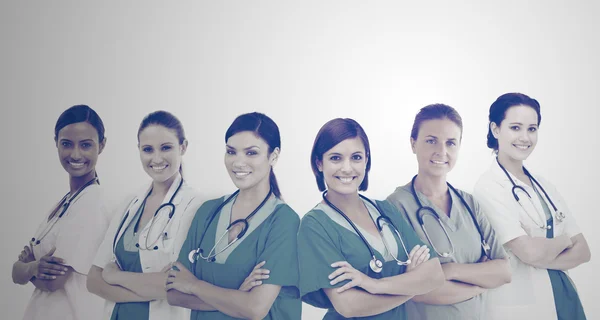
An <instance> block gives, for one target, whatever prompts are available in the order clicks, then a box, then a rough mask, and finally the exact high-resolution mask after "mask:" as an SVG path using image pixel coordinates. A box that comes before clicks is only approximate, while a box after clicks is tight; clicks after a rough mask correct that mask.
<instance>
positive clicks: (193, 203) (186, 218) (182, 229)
mask: <svg viewBox="0 0 600 320" xmlns="http://www.w3.org/2000/svg"><path fill="white" fill-rule="evenodd" d="M201 204H202V200H201V198H200V197H199V196H198V195H197V194H195V193H194V194H192V195H191V197H190V199H189V202H187V203H186V204H185V208H184V209H183V215H182V216H181V219H180V220H179V228H178V229H177V235H176V236H175V243H173V253H172V256H171V259H172V260H171V261H173V260H176V259H177V258H178V257H179V253H180V251H181V246H182V245H183V243H184V242H185V240H186V239H187V235H188V231H189V229H190V226H191V224H192V220H193V219H194V217H195V216H196V212H197V211H198V209H199V207H200V205H201Z"/></svg>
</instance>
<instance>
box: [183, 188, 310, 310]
mask: <svg viewBox="0 0 600 320" xmlns="http://www.w3.org/2000/svg"><path fill="white" fill-rule="evenodd" d="M225 199H227V197H222V198H219V199H214V200H209V201H206V202H205V203H203V204H202V206H201V207H200V208H199V209H198V211H197V212H196V216H195V217H194V220H193V221H192V224H191V226H190V229H189V232H188V235H187V238H186V240H185V242H184V244H183V246H182V247H181V252H180V255H179V259H178V261H179V262H181V263H182V264H183V265H184V266H185V267H186V268H188V269H189V270H190V271H192V272H193V273H194V275H195V276H196V277H197V278H198V279H200V280H203V281H206V282H208V283H211V284H213V285H216V286H219V287H221V288H226V289H233V290H238V288H239V287H240V285H241V284H242V283H243V282H244V280H245V279H246V277H247V276H248V275H249V274H250V272H251V271H252V269H253V268H254V267H255V266H256V265H257V264H258V263H259V262H261V261H266V263H265V265H264V266H263V268H264V269H268V270H270V274H269V278H268V279H265V280H262V282H263V284H274V285H279V286H281V290H280V291H279V295H278V296H277V298H276V299H275V301H274V302H273V304H272V306H271V309H270V310H269V313H268V314H267V316H266V317H265V318H264V319H269V320H279V319H282V320H288V319H290V320H300V317H301V311H302V301H301V300H300V295H299V291H298V255H297V244H296V235H297V232H298V226H299V224H300V218H299V217H298V214H296V212H294V210H292V208H290V207H289V206H288V205H287V204H285V203H284V202H283V201H281V200H280V199H278V198H276V197H275V196H272V197H271V198H270V199H269V200H267V202H266V203H265V205H264V206H263V207H262V208H261V209H260V210H259V211H258V212H257V213H256V214H255V215H254V216H253V217H252V219H250V221H249V228H248V231H247V232H246V234H245V235H244V236H243V237H242V238H241V239H240V240H238V241H237V242H236V243H235V244H234V245H232V246H231V247H230V248H229V249H227V250H226V251H224V252H223V253H221V254H219V255H217V256H216V257H215V259H216V261H214V262H207V261H206V260H204V259H202V258H200V259H198V260H197V261H196V262H195V264H194V266H192V263H191V262H190V261H189V259H188V255H189V253H190V251H192V250H196V249H197V248H198V245H200V237H201V236H202V234H203V233H204V232H205V230H206V235H205V236H204V239H203V241H202V244H201V247H200V249H201V250H202V251H203V252H204V255H206V254H207V253H208V252H210V251H211V249H212V248H213V246H214V245H215V243H216V242H217V240H218V238H219V237H221V235H223V233H224V232H225V229H226V228H227V225H228V224H229V221H230V217H231V210H230V209H231V206H232V204H233V199H232V200H231V201H230V202H229V203H228V204H227V205H225V206H224V207H223V208H222V209H221V210H220V211H219V212H218V213H217V214H216V216H215V218H214V219H213V221H212V222H211V223H210V225H208V226H207V223H208V220H209V219H210V216H211V215H212V214H213V213H214V211H215V210H216V209H217V207H218V206H219V205H221V204H222V203H223V202H224V201H225ZM207 227H208V229H206V228H207ZM226 245H227V235H226V236H225V237H224V240H222V241H221V244H220V245H219V246H218V247H217V248H221V247H224V246H226ZM219 251H220V250H219V249H217V251H216V252H219ZM191 319H198V320H199V319H202V320H205V319H235V318H233V317H231V316H228V315H226V314H224V313H222V312H219V311H199V310H192V313H191Z"/></svg>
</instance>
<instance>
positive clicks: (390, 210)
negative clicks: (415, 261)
mask: <svg viewBox="0 0 600 320" xmlns="http://www.w3.org/2000/svg"><path fill="white" fill-rule="evenodd" d="M379 207H380V208H381V209H382V210H383V211H384V212H385V214H386V215H387V216H388V217H389V218H390V220H392V222H393V223H394V225H395V226H396V228H398V233H400V235H401V236H402V241H403V242H404V245H405V246H406V252H410V250H412V248H414V247H415V246H416V245H419V246H427V245H426V244H425V243H424V242H423V240H421V238H420V237H419V235H418V234H417V233H416V232H415V229H413V227H412V226H411V224H410V223H409V222H408V220H407V218H405V217H404V215H402V214H401V213H400V211H399V210H398V209H396V207H395V206H394V205H393V204H392V203H390V201H388V200H386V201H379ZM398 249H400V250H398V252H400V253H403V251H404V250H401V248H398ZM430 249H431V248H430ZM403 254H404V253H403ZM437 257H438V255H437V253H435V250H430V257H429V259H433V258H437ZM406 259H408V256H406V257H404V258H402V260H406Z"/></svg>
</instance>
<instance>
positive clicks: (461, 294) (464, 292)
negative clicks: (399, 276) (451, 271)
mask: <svg viewBox="0 0 600 320" xmlns="http://www.w3.org/2000/svg"><path fill="white" fill-rule="evenodd" d="M485 290H486V289H484V288H482V287H479V286H476V285H472V284H467V283H461V282H456V281H452V280H446V281H445V282H444V284H443V285H442V286H441V287H440V288H437V289H435V290H433V291H431V292H428V293H426V294H423V295H419V296H415V297H414V298H413V299H412V300H413V301H416V302H422V303H427V304H438V305H448V304H455V303H459V302H463V301H467V300H469V299H471V298H473V297H475V296H477V295H480V294H481V293H483V292H485Z"/></svg>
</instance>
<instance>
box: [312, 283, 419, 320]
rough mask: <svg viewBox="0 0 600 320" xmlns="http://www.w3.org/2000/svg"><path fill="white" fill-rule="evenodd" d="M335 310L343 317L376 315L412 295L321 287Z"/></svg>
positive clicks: (392, 307)
mask: <svg viewBox="0 0 600 320" xmlns="http://www.w3.org/2000/svg"><path fill="white" fill-rule="evenodd" d="M323 290H324V291H325V294H326V295H327V297H328V298H329V300H330V301H331V304H333V307H334V308H335V311H337V312H338V313H339V314H340V315H342V316H343V317H345V318H354V317H367V316H373V315H378V314H381V313H384V312H387V311H389V310H392V309H394V308H396V307H397V306H399V305H401V304H403V303H405V302H406V301H408V300H409V299H410V298H412V297H413V296H412V295H389V294H372V293H369V292H366V291H363V290H360V289H356V288H352V289H348V290H346V291H344V292H342V293H338V292H337V291H336V289H335V288H329V289H323Z"/></svg>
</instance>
